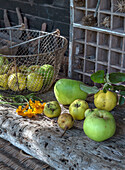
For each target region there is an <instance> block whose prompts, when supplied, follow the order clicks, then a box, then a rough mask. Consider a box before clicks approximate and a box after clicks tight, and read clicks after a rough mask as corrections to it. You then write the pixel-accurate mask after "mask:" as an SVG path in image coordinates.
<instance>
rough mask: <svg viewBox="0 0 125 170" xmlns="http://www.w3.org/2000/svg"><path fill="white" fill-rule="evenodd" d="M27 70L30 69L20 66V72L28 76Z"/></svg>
mask: <svg viewBox="0 0 125 170" xmlns="http://www.w3.org/2000/svg"><path fill="white" fill-rule="evenodd" d="M27 69H28V68H27V67H26V66H25V65H21V66H19V72H21V73H23V74H27V73H28V71H27Z"/></svg>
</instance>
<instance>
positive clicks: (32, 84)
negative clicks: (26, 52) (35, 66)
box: [27, 73, 43, 92]
mask: <svg viewBox="0 0 125 170" xmlns="http://www.w3.org/2000/svg"><path fill="white" fill-rule="evenodd" d="M42 86H43V77H42V76H41V75H39V74H37V73H30V74H29V75H28V76H27V89H28V90H29V91H33V92H35V91H39V90H41V88H42Z"/></svg>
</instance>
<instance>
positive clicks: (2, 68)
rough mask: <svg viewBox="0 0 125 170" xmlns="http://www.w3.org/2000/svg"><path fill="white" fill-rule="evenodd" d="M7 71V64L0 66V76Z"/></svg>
mask: <svg viewBox="0 0 125 170" xmlns="http://www.w3.org/2000/svg"><path fill="white" fill-rule="evenodd" d="M8 70H9V64H6V65H2V66H0V75H1V74H5V73H7V72H8Z"/></svg>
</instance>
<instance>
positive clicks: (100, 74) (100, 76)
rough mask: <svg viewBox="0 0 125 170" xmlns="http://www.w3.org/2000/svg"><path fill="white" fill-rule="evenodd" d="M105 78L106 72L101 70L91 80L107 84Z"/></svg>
mask: <svg viewBox="0 0 125 170" xmlns="http://www.w3.org/2000/svg"><path fill="white" fill-rule="evenodd" d="M104 78H105V73H104V70H99V71H97V72H96V73H93V74H92V75H91V80H92V81H93V82H95V83H104V82H105V79H104Z"/></svg>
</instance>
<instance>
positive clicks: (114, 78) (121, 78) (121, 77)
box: [109, 73, 125, 83]
mask: <svg viewBox="0 0 125 170" xmlns="http://www.w3.org/2000/svg"><path fill="white" fill-rule="evenodd" d="M109 80H110V82H111V83H120V82H125V73H110V74H109Z"/></svg>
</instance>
